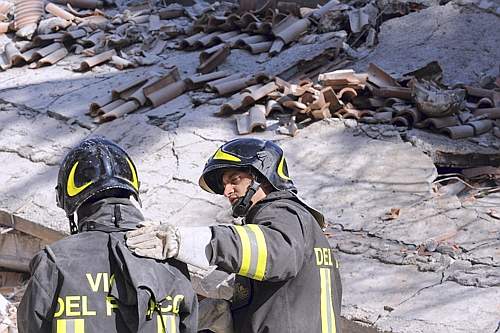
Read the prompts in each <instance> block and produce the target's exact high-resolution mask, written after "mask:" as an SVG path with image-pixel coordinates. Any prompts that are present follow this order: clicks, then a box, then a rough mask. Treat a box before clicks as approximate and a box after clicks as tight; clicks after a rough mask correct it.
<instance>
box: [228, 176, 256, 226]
mask: <svg viewBox="0 0 500 333" xmlns="http://www.w3.org/2000/svg"><path fill="white" fill-rule="evenodd" d="M259 187H260V183H259V182H258V181H256V180H252V184H250V186H249V187H248V189H247V192H246V193H245V195H244V196H242V197H241V198H239V199H238V201H236V203H235V204H234V205H233V217H243V216H245V215H247V213H248V210H249V209H250V207H251V206H252V197H253V196H254V194H255V193H256V192H257V191H258V190H259Z"/></svg>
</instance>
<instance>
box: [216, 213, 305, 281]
mask: <svg viewBox="0 0 500 333" xmlns="http://www.w3.org/2000/svg"><path fill="white" fill-rule="evenodd" d="M252 222H253V223H252V224H246V225H243V226H215V227H212V233H213V238H212V241H211V244H212V252H213V254H212V260H211V264H214V265H217V266H218V267H220V268H221V269H223V270H225V271H227V272H234V273H236V274H239V275H242V276H246V277H249V278H251V279H255V280H259V281H284V280H287V279H291V278H293V277H295V276H296V275H297V273H298V271H299V270H300V267H301V266H302V262H303V260H304V246H305V244H304V242H305V240H304V235H303V230H302V227H301V224H300V221H299V217H298V216H297V214H296V213H295V212H294V211H293V209H291V208H289V207H287V206H286V205H273V206H272V207H266V208H264V209H262V210H261V211H260V212H259V214H258V216H257V217H256V218H255V219H254V220H253V221H252Z"/></svg>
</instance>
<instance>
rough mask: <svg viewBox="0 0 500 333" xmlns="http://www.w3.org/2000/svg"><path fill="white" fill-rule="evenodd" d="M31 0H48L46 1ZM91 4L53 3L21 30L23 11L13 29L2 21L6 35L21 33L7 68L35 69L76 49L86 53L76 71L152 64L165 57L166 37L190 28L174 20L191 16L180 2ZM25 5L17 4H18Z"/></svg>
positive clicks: (4, 56) (3, 6) (1, 59)
mask: <svg viewBox="0 0 500 333" xmlns="http://www.w3.org/2000/svg"><path fill="white" fill-rule="evenodd" d="M25 1H28V0H25ZM29 1H31V2H33V1H35V2H38V3H39V4H42V5H43V1H39V0H29ZM29 1H28V2H29ZM31 2H30V3H31ZM80 2H81V1H80ZM76 3H77V4H79V5H80V6H81V5H82V4H80V3H79V2H78V1H77V2H76ZM85 4H86V7H87V8H88V7H94V9H85V10H76V9H74V8H73V7H72V5H71V4H69V3H68V4H67V6H66V8H63V7H61V6H58V5H56V4H53V3H48V4H47V5H46V6H45V9H44V10H43V8H42V13H43V12H44V15H43V18H42V20H41V21H39V22H38V19H39V18H40V16H42V14H40V15H38V14H37V15H38V16H37V17H34V18H33V17H32V20H31V21H29V22H32V23H31V24H30V25H29V26H27V27H26V28H24V27H23V28H21V29H17V30H16V29H15V27H16V26H17V24H18V22H19V20H20V18H19V17H18V16H17V15H14V17H15V19H14V20H12V21H11V22H10V23H8V24H7V23H6V24H7V25H8V27H7V29H4V30H1V29H2V27H3V26H1V25H0V34H1V33H2V32H4V33H5V32H8V31H10V30H16V38H17V41H15V42H14V41H12V40H10V41H8V42H4V43H3V44H5V46H4V50H3V53H1V54H0V68H1V69H3V70H6V69H8V68H10V67H12V66H22V65H25V64H29V67H30V68H38V67H41V66H45V65H53V64H55V63H57V62H59V61H61V60H62V59H63V58H65V57H66V56H67V55H68V54H70V53H74V54H77V55H81V56H82V57H83V58H82V61H81V62H80V63H79V64H78V65H76V66H74V68H73V70H75V71H87V70H89V69H91V68H92V67H94V66H97V65H100V64H103V63H105V62H108V61H110V62H111V63H112V64H113V65H114V66H116V67H117V68H119V69H124V68H127V67H136V66H140V65H151V64H154V63H156V62H158V61H159V60H160V58H158V55H160V54H161V53H162V52H163V50H164V48H165V46H166V44H167V41H166V40H167V39H170V38H173V37H175V36H177V35H178V34H180V33H183V32H184V30H183V28H182V26H183V24H181V23H179V22H175V23H173V21H172V20H175V19H177V18H179V19H181V20H182V19H184V20H187V18H186V17H185V15H186V11H185V9H184V8H183V7H182V6H180V5H176V4H174V5H171V6H168V7H163V8H161V9H159V10H154V11H153V10H150V9H144V10H138V11H134V12H131V11H130V10H125V11H123V12H122V13H118V14H115V15H111V14H107V13H106V12H104V11H103V10H100V9H98V8H96V7H97V6H101V5H102V2H99V1H96V2H92V1H88V2H85ZM19 6H20V5H17V4H16V6H15V7H16V8H19ZM21 8H22V7H21ZM10 12H11V6H10V3H7V2H1V3H0V14H3V15H4V17H5V18H8V17H9V16H10V14H9V13H10ZM30 13H31V11H30ZM22 22H24V21H22ZM33 22H34V23H33ZM37 22H38V23H37ZM28 28H29V29H28Z"/></svg>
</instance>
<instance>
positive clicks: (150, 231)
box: [126, 224, 179, 260]
mask: <svg viewBox="0 0 500 333" xmlns="http://www.w3.org/2000/svg"><path fill="white" fill-rule="evenodd" d="M126 237H127V242H126V244H127V246H128V248H129V249H130V250H131V251H132V252H134V253H135V254H137V255H138V256H141V257H148V258H154V259H159V260H165V259H167V258H172V257H175V256H177V254H178V252H179V236H178V229H177V227H174V226H172V225H169V224H160V225H149V226H147V227H142V228H139V229H137V230H133V231H129V232H127V235H126Z"/></svg>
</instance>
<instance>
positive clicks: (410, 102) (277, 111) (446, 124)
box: [217, 62, 500, 139]
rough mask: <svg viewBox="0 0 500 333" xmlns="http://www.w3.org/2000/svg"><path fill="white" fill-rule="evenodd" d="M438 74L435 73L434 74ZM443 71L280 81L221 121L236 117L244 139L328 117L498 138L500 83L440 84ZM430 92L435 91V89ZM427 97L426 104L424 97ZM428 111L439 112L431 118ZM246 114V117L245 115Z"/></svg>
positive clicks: (246, 92) (258, 90) (259, 89)
mask: <svg viewBox="0 0 500 333" xmlns="http://www.w3.org/2000/svg"><path fill="white" fill-rule="evenodd" d="M436 68H437V70H436ZM440 77H441V70H440V68H439V65H437V63H435V62H434V63H431V64H429V65H427V66H426V67H424V68H423V69H420V70H418V71H415V72H412V73H408V74H407V75H405V76H404V77H403V78H401V79H400V80H395V79H394V78H392V77H391V76H390V75H388V74H387V73H385V72H384V71H383V70H382V69H381V68H379V67H377V66H376V65H374V64H370V65H369V67H368V70H367V72H366V73H356V72H354V71H353V70H337V71H334V72H330V73H323V74H320V75H319V76H318V80H317V83H313V81H311V80H302V81H300V82H299V83H298V84H291V83H289V82H287V81H284V80H282V79H280V78H276V79H275V80H274V82H269V83H267V84H264V85H263V84H260V85H254V86H250V87H247V88H245V89H243V90H241V91H239V92H237V93H236V94H234V95H233V96H231V97H230V98H229V100H228V102H227V103H225V104H223V105H222V106H221V108H220V110H219V112H218V113H217V115H221V116H222V115H231V114H237V117H236V118H237V120H236V122H237V128H238V131H239V133H240V134H247V133H250V132H252V131H254V130H264V129H265V128H266V118H268V117H271V116H273V115H275V116H277V117H278V119H280V121H283V119H288V121H285V123H287V124H288V125H289V127H290V128H291V129H292V130H291V131H290V133H289V134H292V135H293V134H294V133H295V131H296V126H294V125H293V124H291V123H290V119H293V120H294V121H296V122H302V121H305V120H307V121H310V120H320V119H325V118H330V117H338V118H347V119H349V118H351V119H356V120H358V121H360V122H364V123H370V124H377V123H382V124H393V125H395V126H400V127H406V128H413V127H415V128H427V129H430V130H432V131H435V132H439V133H443V134H446V135H448V136H449V137H450V138H452V139H460V138H467V137H471V136H476V135H480V134H483V133H486V132H489V131H490V130H492V129H493V133H494V134H495V135H497V136H499V137H500V130H499V125H500V89H499V88H500V78H499V79H497V81H496V83H495V84H496V86H495V87H493V88H494V89H493V88H492V89H484V88H479V87H472V86H463V85H459V86H456V87H452V89H450V88H448V87H445V86H444V85H442V84H439V79H440ZM430 87H433V89H431V88H430ZM422 91H424V92H426V93H427V94H426V95H425V97H424V99H422V97H421V96H420V94H421V92H422ZM441 95H450V96H454V98H455V99H456V100H457V102H456V103H445V102H440V99H439V98H433V97H432V96H438V97H440V96H441ZM429 110H431V111H432V110H438V111H440V112H434V113H429ZM242 112H244V113H243V114H241V113H242Z"/></svg>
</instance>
